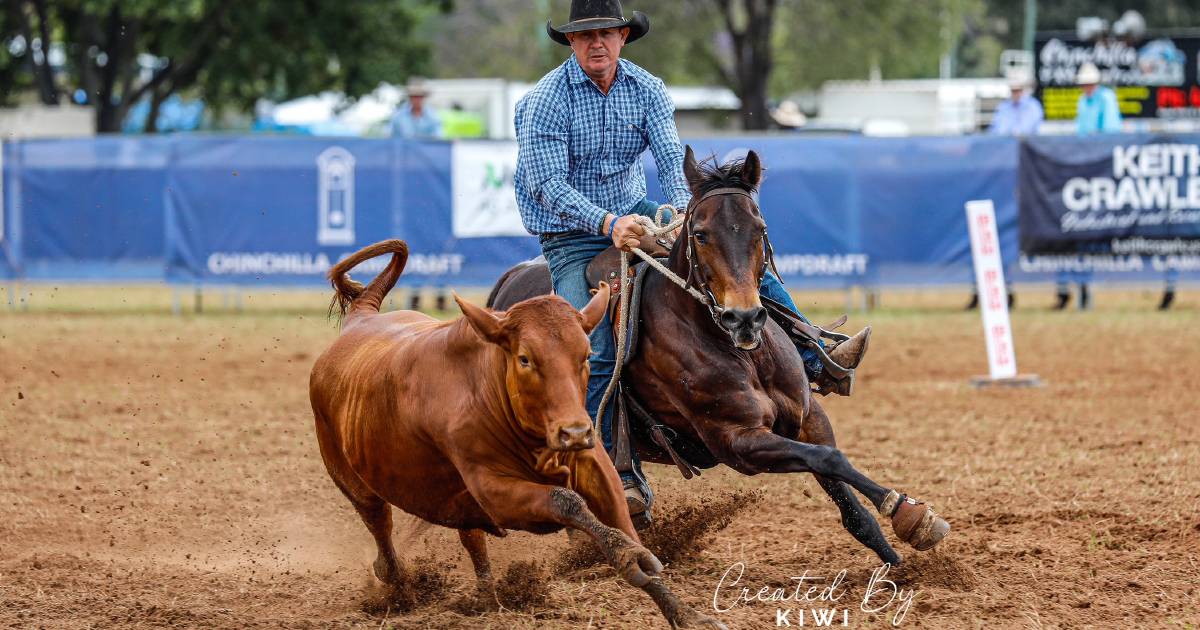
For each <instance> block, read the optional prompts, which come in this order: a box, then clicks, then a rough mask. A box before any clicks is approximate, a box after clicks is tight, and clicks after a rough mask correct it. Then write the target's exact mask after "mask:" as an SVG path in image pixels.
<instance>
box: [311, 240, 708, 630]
mask: <svg viewBox="0 0 1200 630" xmlns="http://www.w3.org/2000/svg"><path fill="white" fill-rule="evenodd" d="M385 254H392V260H391V262H390V263H389V264H388V266H387V268H386V269H384V271H383V272H382V273H380V274H379V276H378V277H377V278H375V280H374V281H373V282H371V284H370V285H369V286H367V287H365V288H364V287H363V286H362V285H360V284H358V283H357V282H353V281H352V280H350V278H349V277H348V276H347V272H348V271H349V270H350V269H351V268H353V267H354V266H355V265H357V264H360V263H362V262H364V261H366V260H368V259H370V258H373V257H375V256H380V255H385ZM407 257H408V248H407V247H406V246H405V244H404V243H403V242H401V241H384V242H381V243H377V244H375V245H372V246H370V247H367V248H365V249H363V250H361V251H359V252H357V253H355V254H353V255H351V256H350V257H349V258H347V259H346V260H344V261H342V262H340V263H338V264H337V265H335V266H334V268H333V269H332V270H331V271H330V274H329V277H330V280H332V282H333V286H334V291H335V298H334V307H333V310H334V311H337V312H340V313H342V314H344V319H343V325H342V333H341V335H340V336H339V337H338V339H337V340H336V341H335V342H334V343H333V345H332V346H331V347H330V348H329V350H327V351H326V352H325V353H324V354H322V355H321V357H320V358H318V359H317V362H316V364H315V365H314V366H313V370H312V377H311V380H310V385H309V396H310V398H311V401H312V408H313V413H314V415H315V417H316V429H317V441H318V443H319V444H320V447H321V457H322V459H323V460H324V462H325V467H326V468H327V469H328V471H329V476H330V477H332V478H333V481H334V483H335V484H336V485H337V486H338V488H340V489H341V490H342V492H343V493H344V494H345V495H346V498H348V499H349V500H350V503H351V504H353V506H354V508H355V509H356V510H357V511H358V514H359V516H360V517H362V520H363V523H364V524H365V525H366V526H367V529H368V530H370V532H371V534H372V535H373V536H374V538H375V542H376V545H377V547H378V551H379V556H378V559H377V560H376V561H375V574H376V575H377V576H378V577H379V578H380V579H381V580H383V581H384V582H386V583H388V584H390V585H392V586H403V585H405V584H406V582H407V579H408V578H407V573H406V572H405V571H404V568H403V566H402V565H401V563H400V560H399V558H398V557H397V556H396V551H395V549H394V548H393V546H392V539H391V530H392V515H391V507H390V506H391V505H394V506H396V507H399V508H400V509H402V510H404V511H406V512H408V513H410V514H413V515H414V516H417V517H419V518H421V519H424V520H425V521H428V522H430V523H433V524H436V525H442V526H445V527H450V528H454V529H457V530H458V531H459V538H460V540H461V541H462V544H463V546H464V547H466V549H467V552H468V554H469V555H470V557H471V562H472V564H473V565H474V567H475V573H476V576H477V578H478V604H479V605H481V607H483V608H485V609H494V608H495V607H496V604H497V602H496V595H495V587H494V584H493V581H492V576H491V569H490V566H489V562H488V557H487V543H486V536H485V535H484V534H485V533H489V534H493V535H496V536H504V535H505V534H506V533H507V530H509V529H520V530H525V531H530V532H534V533H549V532H554V531H559V530H561V529H562V528H564V527H569V528H573V529H577V530H580V531H582V532H584V533H585V534H587V535H589V536H591V537H592V538H593V539H594V540H595V542H596V543H597V544H598V545H599V546H600V548H601V550H602V551H603V552H604V554H605V557H606V558H607V560H608V561H609V563H610V564H611V565H612V566H613V567H614V568H616V569H617V572H618V573H619V574H620V575H621V576H622V577H624V578H625V579H626V580H627V581H628V582H630V583H631V584H633V585H634V586H637V587H639V588H641V589H642V590H644V591H645V592H646V593H647V594H649V595H650V597H651V598H653V599H654V601H655V603H656V604H658V606H659V609H660V610H662V612H663V614H664V615H665V616H666V617H667V620H668V621H669V622H670V623H671V625H672V626H673V627H699V626H707V627H714V628H723V627H724V626H723V625H721V624H720V623H718V622H717V621H715V620H713V619H712V618H710V617H707V616H705V615H701V614H699V613H697V612H695V611H693V610H691V609H689V608H687V607H686V606H685V605H683V603H682V602H681V601H680V600H679V599H678V598H676V597H675V595H673V594H672V593H671V591H670V590H669V589H668V588H667V586H666V584H664V583H663V581H662V580H661V579H660V578H658V577H657V574H658V573H659V572H660V571H661V570H662V564H661V563H660V562H659V561H658V559H657V558H655V557H654V555H653V554H651V553H650V552H649V551H647V550H646V549H645V548H644V547H643V546H642V545H641V544H640V543H639V541H638V535H637V532H636V531H634V528H633V523H632V522H631V521H630V518H629V510H628V507H627V506H626V504H625V499H624V496H623V494H622V491H621V481H620V479H619V478H618V477H617V472H616V470H615V469H614V468H613V465H612V461H611V460H610V459H609V457H608V455H607V454H606V453H605V452H604V449H603V447H601V446H598V445H597V444H596V443H595V439H594V432H593V430H592V424H591V421H590V419H589V418H588V417H587V412H586V411H585V409H584V403H583V393H584V388H585V383H586V382H587V374H588V364H587V357H588V340H587V332H588V331H590V330H591V329H592V328H593V327H594V326H595V325H596V323H597V322H599V321H600V318H601V317H602V316H603V313H604V305H605V303H606V302H607V300H608V289H607V287H601V289H600V291H599V292H598V293H597V295H596V296H595V297H594V298H593V299H592V301H591V302H590V303H589V304H588V305H587V306H586V307H585V308H584V309H583V311H581V312H578V311H576V310H575V309H574V308H571V305H570V304H568V303H567V301H566V300H564V299H562V298H559V297H554V296H544V297H538V298H534V299H531V300H527V301H525V302H522V303H520V304H517V305H515V306H513V307H512V308H510V309H508V311H507V312H506V313H502V314H498V313H493V312H490V311H487V310H484V309H482V308H479V307H477V306H473V305H471V304H470V303H468V302H465V301H462V300H459V306H460V307H461V308H462V310H463V314H464V317H462V318H460V319H458V320H455V321H449V322H441V321H437V320H434V319H432V318H430V317H427V316H425V315H422V314H420V313H415V312H412V311H397V312H393V313H380V312H379V305H380V304H381V303H382V301H383V298H384V296H385V295H386V294H387V292H388V291H389V290H391V288H392V287H393V286H394V285H395V284H396V279H397V278H399V276H400V272H401V271H402V270H403V268H404V263H405V260H406V259H407ZM455 299H457V296H456V298H455ZM389 504H390V505H389Z"/></svg>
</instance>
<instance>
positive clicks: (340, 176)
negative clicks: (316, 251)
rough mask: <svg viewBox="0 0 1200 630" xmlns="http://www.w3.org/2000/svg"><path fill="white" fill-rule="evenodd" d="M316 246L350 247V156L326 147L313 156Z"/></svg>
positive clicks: (352, 174)
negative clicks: (315, 166)
mask: <svg viewBox="0 0 1200 630" xmlns="http://www.w3.org/2000/svg"><path fill="white" fill-rule="evenodd" d="M317 182H318V183H317V244H318V245H353V244H354V156H353V155H351V154H350V152H349V151H347V150H346V149H343V148H342V147H329V148H328V149H325V150H324V151H322V152H321V155H319V156H317Z"/></svg>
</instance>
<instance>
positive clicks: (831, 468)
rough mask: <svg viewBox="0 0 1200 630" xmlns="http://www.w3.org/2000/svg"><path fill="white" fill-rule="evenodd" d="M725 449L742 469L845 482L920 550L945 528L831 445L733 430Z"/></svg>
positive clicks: (761, 431)
mask: <svg viewBox="0 0 1200 630" xmlns="http://www.w3.org/2000/svg"><path fill="white" fill-rule="evenodd" d="M729 447H730V448H731V450H732V451H733V453H734V455H735V456H736V459H737V462H736V464H737V465H736V466H735V467H736V468H738V470H740V471H742V472H750V473H758V472H808V473H813V474H815V475H819V476H821V477H825V478H827V479H830V480H833V481H840V482H844V483H847V484H849V485H850V487H852V488H854V489H855V490H858V491H859V492H860V493H862V495H863V496H865V497H867V500H869V501H870V502H871V504H872V505H874V506H875V509H877V510H879V513H880V514H882V515H883V516H884V517H887V518H890V519H891V521H892V528H893V529H894V530H895V531H896V535H897V536H899V537H900V538H901V539H902V540H904V541H905V542H907V543H908V544H910V545H912V546H913V547H916V548H917V549H918V550H920V551H924V550H926V549H930V548H932V547H933V546H934V545H936V544H937V543H938V542H940V541H941V540H942V538H944V537H945V536H946V534H947V533H949V531H950V525H949V524H948V523H946V521H945V520H943V519H942V518H941V517H939V516H938V515H937V514H935V513H934V512H933V510H932V509H931V508H929V507H928V506H926V505H924V504H921V503H918V502H916V501H912V500H909V499H905V498H904V497H903V495H901V494H900V493H898V492H896V491H894V490H890V489H888V488H885V487H883V486H881V485H879V484H877V483H875V482H874V481H872V480H871V479H869V478H868V477H867V476H866V475H864V474H862V473H861V472H859V471H858V470H856V469H855V468H854V466H852V465H851V464H850V461H849V460H848V459H846V456H845V455H843V454H842V452H841V451H839V450H838V449H836V448H833V447H831V446H822V445H817V444H802V443H800V442H796V441H794V440H789V439H787V438H785V437H782V436H779V435H776V434H774V433H771V432H770V431H767V430H765V429H759V430H750V431H744V432H742V433H739V434H737V435H736V436H734V437H733V438H732V439H731V441H730V443H729ZM731 465H733V463H732V462H731Z"/></svg>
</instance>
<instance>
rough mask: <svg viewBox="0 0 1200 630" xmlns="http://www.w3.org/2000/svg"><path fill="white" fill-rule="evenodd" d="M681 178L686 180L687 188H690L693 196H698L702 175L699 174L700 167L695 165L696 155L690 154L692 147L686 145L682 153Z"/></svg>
mask: <svg viewBox="0 0 1200 630" xmlns="http://www.w3.org/2000/svg"><path fill="white" fill-rule="evenodd" d="M683 176H684V178H686V179H687V183H688V188H691V190H692V194H693V195H698V194H700V193H699V192H698V191H699V190H700V184H702V183H703V182H704V175H703V174H702V173H701V172H700V165H699V164H697V163H696V154H695V153H693V152H692V145H690V144H689V145H688V146H687V149H686V150H685V151H684V153H683Z"/></svg>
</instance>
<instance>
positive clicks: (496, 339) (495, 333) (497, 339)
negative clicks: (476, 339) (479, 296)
mask: <svg viewBox="0 0 1200 630" xmlns="http://www.w3.org/2000/svg"><path fill="white" fill-rule="evenodd" d="M454 301H455V302H458V308H460V309H462V312H463V316H464V317H466V318H467V321H468V322H470V323H471V328H474V329H475V332H477V333H479V336H480V337H483V340H484V341H489V342H491V343H494V344H498V345H503V344H504V342H505V341H506V339H505V336H504V330H503V329H502V328H501V327H500V318H499V317H496V314H495V313H492V312H491V311H489V310H487V309H483V308H479V307H478V306H475V305H474V304H472V303H470V302H468V301H466V300H464V299H462V298H461V297H459V296H458V293H455V294H454Z"/></svg>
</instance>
